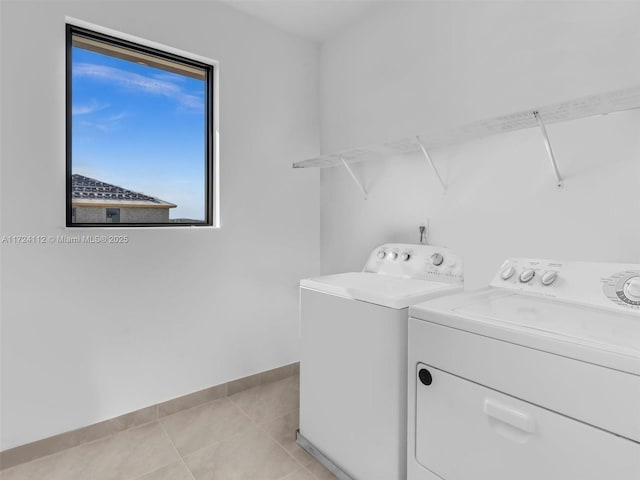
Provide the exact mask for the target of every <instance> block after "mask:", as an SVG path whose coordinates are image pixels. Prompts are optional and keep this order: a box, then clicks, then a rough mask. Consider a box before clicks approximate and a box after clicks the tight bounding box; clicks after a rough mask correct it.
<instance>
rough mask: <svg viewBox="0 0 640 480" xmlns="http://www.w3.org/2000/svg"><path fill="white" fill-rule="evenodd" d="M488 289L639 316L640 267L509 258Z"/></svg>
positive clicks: (630, 264) (619, 264) (638, 265)
mask: <svg viewBox="0 0 640 480" xmlns="http://www.w3.org/2000/svg"><path fill="white" fill-rule="evenodd" d="M490 286H492V287H496V288H506V289H509V290H516V291H521V292H525V293H529V294H536V295H541V296H546V297H553V298H558V299H559V300H563V301H568V302H574V303H579V304H583V305H589V306H596V307H602V308H607V309H614V310H619V311H624V312H629V311H636V312H638V314H640V264H633V263H604V262H603V263H595V262H563V261H558V260H541V259H531V258H510V259H508V260H506V261H505V262H504V263H503V264H502V267H500V270H499V271H498V273H496V275H495V277H494V278H493V280H492V281H491V284H490Z"/></svg>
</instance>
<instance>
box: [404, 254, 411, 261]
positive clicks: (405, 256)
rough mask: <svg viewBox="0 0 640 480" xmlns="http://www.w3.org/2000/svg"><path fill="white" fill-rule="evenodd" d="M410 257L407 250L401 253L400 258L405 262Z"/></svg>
mask: <svg viewBox="0 0 640 480" xmlns="http://www.w3.org/2000/svg"><path fill="white" fill-rule="evenodd" d="M410 258H411V254H410V253H409V252H404V253H403V254H402V260H404V261H405V262H408V261H409V259H410Z"/></svg>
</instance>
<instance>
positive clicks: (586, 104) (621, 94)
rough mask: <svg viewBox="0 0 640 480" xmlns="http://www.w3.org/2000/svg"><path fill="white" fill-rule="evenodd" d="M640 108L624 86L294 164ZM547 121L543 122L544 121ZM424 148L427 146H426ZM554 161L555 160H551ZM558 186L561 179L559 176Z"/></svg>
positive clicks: (635, 92) (378, 154)
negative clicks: (439, 132)
mask: <svg viewBox="0 0 640 480" xmlns="http://www.w3.org/2000/svg"><path fill="white" fill-rule="evenodd" d="M636 108H640V85H638V86H635V87H630V88H625V89H621V90H615V91H611V92H606V93H602V94H599V95H590V96H587V97H580V98H576V99H573V100H569V101H566V102H561V103H555V104H552V105H547V106H544V107H540V108H532V109H529V110H523V111H520V112H515V113H511V114H508V115H500V116H498V117H494V118H490V119H487V120H482V121H479V122H474V123H470V124H468V125H464V126H462V127H459V128H455V129H452V130H450V131H449V132H447V133H445V134H443V135H438V136H435V137H432V136H430V135H428V134H426V135H420V136H419V137H406V138H402V139H399V140H395V141H392V142H387V143H382V144H379V145H371V146H367V147H360V148H354V149H349V150H344V151H342V152H336V153H331V154H327V155H321V156H319V157H314V158H309V159H307V160H303V161H300V162H296V163H294V164H293V168H326V167H335V166H339V165H344V162H349V163H356V162H363V161H369V160H378V159H383V158H387V157H391V156H396V155H402V154H407V153H413V152H419V151H421V150H422V147H421V145H420V144H421V143H422V146H423V147H424V148H425V149H427V150H428V149H430V148H433V147H438V146H442V145H451V144H456V143H462V142H465V141H469V140H473V139H477V138H482V137H486V136H490V135H496V134H499V133H506V132H512V131H515V130H522V129H525V128H535V127H540V128H542V129H543V134H544V135H545V140H546V141H547V143H548V138H547V137H546V131H544V128H543V127H544V124H547V125H548V124H551V123H559V122H566V121H570V120H577V119H580V118H586V117H591V116H594V115H604V114H608V113H614V112H620V111H624V110H633V109H636ZM542 122H544V123H542ZM423 152H424V150H423ZM552 162H553V163H555V160H552ZM557 180H558V186H560V185H561V179H560V178H559V177H557Z"/></svg>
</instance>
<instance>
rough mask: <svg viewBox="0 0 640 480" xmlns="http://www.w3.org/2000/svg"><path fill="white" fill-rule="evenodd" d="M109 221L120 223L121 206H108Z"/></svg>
mask: <svg viewBox="0 0 640 480" xmlns="http://www.w3.org/2000/svg"><path fill="white" fill-rule="evenodd" d="M107 223H120V209H119V208H107Z"/></svg>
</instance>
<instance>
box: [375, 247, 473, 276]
mask: <svg viewBox="0 0 640 480" xmlns="http://www.w3.org/2000/svg"><path fill="white" fill-rule="evenodd" d="M363 271H364V272H371V273H382V274H385V275H395V276H401V277H406V278H416V279H422V280H432V281H441V282H447V283H462V282H463V281H464V278H463V265H462V259H461V258H460V256H458V255H456V254H455V253H454V252H453V251H451V250H449V249H448V248H444V247H436V246H434V245H414V244H406V243H387V244H384V245H380V246H379V247H377V248H375V249H374V250H373V252H371V255H369V259H368V260H367V263H366V264H365V266H364V269H363Z"/></svg>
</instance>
